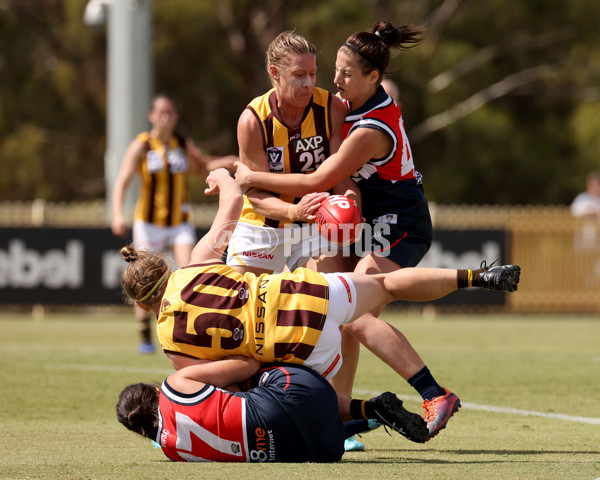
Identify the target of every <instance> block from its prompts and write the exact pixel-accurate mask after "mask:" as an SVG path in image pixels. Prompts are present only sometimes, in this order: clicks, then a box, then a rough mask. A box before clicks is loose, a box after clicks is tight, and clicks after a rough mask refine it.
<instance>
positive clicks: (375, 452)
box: [342, 448, 600, 464]
mask: <svg viewBox="0 0 600 480" xmlns="http://www.w3.org/2000/svg"><path fill="white" fill-rule="evenodd" d="M390 452H393V453H392V455H390V454H389V453H390ZM385 453H388V455H386V454H385ZM420 453H429V454H440V455H444V456H451V455H457V456H459V455H460V456H464V455H488V456H502V457H506V459H503V460H491V459H487V460H486V459H481V460H472V461H464V460H447V459H443V458H439V459H429V458H415V457H414V455H417V454H420ZM369 454H370V455H369V457H368V458H364V459H361V458H360V456H361V455H364V453H362V452H354V453H353V454H352V455H351V456H349V455H348V454H345V455H344V457H343V458H342V463H357V464H361V463H365V464H366V463H412V464H418V463H423V464H453V463H481V464H483V463H502V462H504V461H511V457H512V456H527V455H586V456H589V455H599V454H600V451H583V450H582V451H578V450H403V449H398V450H390V449H376V448H373V449H371V448H370V449H369ZM399 456H400V457H399ZM399 458H400V459H401V460H399ZM519 461H522V460H519ZM563 461H564V460H563V459H560V460H556V461H555V463H562V462H563ZM588 461H589V460H585V462H586V463H587V462H588ZM546 462H547V463H554V462H552V460H550V461H546Z"/></svg>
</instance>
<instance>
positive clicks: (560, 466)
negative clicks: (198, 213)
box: [0, 310, 600, 480]
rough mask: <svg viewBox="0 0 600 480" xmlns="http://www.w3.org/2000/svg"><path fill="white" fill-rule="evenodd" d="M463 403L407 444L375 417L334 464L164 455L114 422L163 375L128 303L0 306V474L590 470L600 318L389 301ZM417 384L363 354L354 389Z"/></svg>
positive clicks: (412, 399)
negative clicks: (427, 308)
mask: <svg viewBox="0 0 600 480" xmlns="http://www.w3.org/2000/svg"><path fill="white" fill-rule="evenodd" d="M385 318H386V320H388V321H391V322H392V323H394V324H395V325H396V326H397V327H399V328H400V329H401V330H402V331H403V332H404V333H405V334H406V335H407V336H408V338H409V339H411V341H412V343H413V345H415V347H416V348H417V350H418V351H419V353H420V354H421V355H422V356H423V358H424V359H425V361H426V363H427V364H428V366H429V367H430V369H431V370H432V372H433V373H434V375H435V377H436V379H437V380H438V381H439V382H440V383H442V384H443V385H444V386H446V387H448V388H450V389H451V390H453V391H454V392H456V393H457V394H458V395H459V396H460V397H461V399H462V401H463V408H462V409H461V411H460V412H459V413H458V414H457V415H456V416H455V417H454V418H453V419H452V420H451V421H450V423H449V427H448V428H447V429H446V430H444V431H443V432H442V433H441V434H440V435H439V436H438V437H436V438H435V439H433V440H432V441H430V442H428V443H426V444H424V445H419V444H414V443H411V442H409V441H408V440H406V439H404V438H403V437H401V436H399V435H397V434H395V433H394V434H392V435H391V436H389V435H388V434H386V432H385V431H384V429H382V428H380V429H378V430H376V431H374V432H371V433H369V434H367V435H365V436H363V441H364V443H365V445H366V446H367V449H368V451H367V452H356V453H347V454H345V455H344V458H343V459H342V461H341V462H340V463H337V464H333V465H319V464H304V465H297V464H296V465H294V464H270V465H263V464H231V465H229V464H175V463H172V462H170V461H168V460H167V459H166V457H164V455H163V454H162V453H161V452H160V451H159V450H155V449H154V448H153V447H152V446H151V444H150V442H149V441H148V440H146V439H143V438H142V437H138V436H137V435H135V434H134V433H131V432H129V431H127V430H125V428H123V427H122V426H121V425H120V424H119V423H118V422H117V420H116V416H115V410H114V406H115V403H116V400H117V397H118V394H119V392H120V391H121V389H122V388H123V387H124V386H126V385H127V384H129V383H133V382H138V381H147V382H151V381H157V382H158V381H161V380H162V379H163V378H164V377H165V376H166V375H167V374H168V373H169V371H170V367H169V365H168V363H167V360H166V358H165V357H164V356H163V355H162V354H155V355H150V356H142V355H139V354H138V353H137V334H136V331H135V328H136V327H135V322H134V321H133V318H132V317H131V316H130V314H129V311H128V310H118V311H116V312H115V313H113V312H109V311H101V312H99V313H98V312H96V313H82V314H75V313H70V314H63V315H58V314H52V315H47V316H46V317H44V318H43V319H41V320H39V319H38V320H34V319H32V317H31V316H30V315H22V314H4V315H0V332H1V335H0V364H1V367H0V379H1V380H2V381H1V385H2V387H3V388H2V401H1V403H0V405H1V408H0V425H1V426H0V433H1V434H0V478H1V479H177V480H185V479H194V480H197V479H205V478H206V479H208V478H210V479H227V480H231V479H234V478H244V479H269V480H277V479H291V478H299V479H304V480H306V479H312V478H315V479H317V478H318V479H322V478H323V479H373V478H377V479H392V478H393V479H397V478H402V479H429V478H431V479H461V480H469V479H477V480H481V479H502V480H506V479H544V480H550V479H560V480H563V479H586V480H593V479H597V478H600V319H599V318H594V317H562V316H561V317H559V316H556V317H552V316H550V317H533V316H527V317H523V316H491V315H486V316H459V315H452V316H449V315H438V316H437V317H436V318H435V319H434V320H426V319H424V318H423V317H421V316H419V315H410V314H407V313H402V312H396V313H395V314H394V313H389V312H388V313H387V314H386V316H385ZM385 390H391V391H394V392H396V393H397V394H398V396H400V397H401V398H403V399H404V400H405V404H406V406H407V407H408V408H409V409H411V410H418V411H420V409H421V408H420V401H418V398H417V397H416V396H415V392H414V391H413V390H412V388H410V387H409V386H408V384H407V383H406V382H405V381H404V380H402V379H401V378H400V377H398V376H396V375H395V374H394V373H393V372H392V371H391V370H390V369H389V368H388V367H387V366H385V365H384V364H382V363H381V362H380V361H379V360H377V359H376V358H374V357H373V356H372V355H371V354H370V353H369V352H366V351H365V352H364V353H363V355H362V357H361V362H360V366H359V376H358V378H357V382H356V392H355V396H356V397H363V398H367V397H369V396H371V395H372V394H377V393H380V392H382V391H385Z"/></svg>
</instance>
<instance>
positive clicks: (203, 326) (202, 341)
mask: <svg viewBox="0 0 600 480" xmlns="http://www.w3.org/2000/svg"><path fill="white" fill-rule="evenodd" d="M328 298H329V287H328V286H327V281H326V280H325V278H324V277H323V276H322V275H320V274H319V273H317V272H314V271H312V270H308V269H306V268H299V269H297V270H295V271H294V272H292V273H282V274H276V275H266V274H264V275H260V276H259V277H257V276H256V275H254V274H252V273H246V274H244V275H242V274H241V273H239V272H237V271H235V270H234V269H232V268H231V267H229V266H227V265H224V264H222V263H218V264H210V265H193V266H188V267H184V268H180V269H178V270H176V271H174V272H173V273H172V274H171V276H170V277H169V280H168V282H167V288H166V290H165V294H164V295H163V299H162V303H161V307H160V312H159V317H158V323H157V334H158V339H159V341H160V344H161V347H162V348H163V350H164V351H165V352H167V353H177V354H183V355H187V356H190V357H195V358H201V359H207V360H219V359H222V358H224V357H228V356H231V355H242V356H245V357H254V358H256V359H257V360H259V361H260V362H263V363H267V362H274V361H281V362H286V363H303V362H304V360H306V359H307V358H308V356H309V355H310V354H311V352H312V351H313V349H314V346H315V344H316V343H317V341H318V339H319V336H320V335H321V330H322V329H323V325H324V323H325V318H326V316H327V308H328V304H329V300H328Z"/></svg>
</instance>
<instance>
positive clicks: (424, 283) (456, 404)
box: [345, 265, 520, 439]
mask: <svg viewBox="0 0 600 480" xmlns="http://www.w3.org/2000/svg"><path fill="white" fill-rule="evenodd" d="M349 276H350V277H351V278H352V281H353V283H354V285H355V286H356V291H357V308H356V311H355V314H354V318H355V320H354V321H353V322H352V323H350V324H348V325H347V326H346V327H345V328H348V329H349V331H350V332H352V333H353V335H354V336H355V337H357V338H358V339H359V340H360V341H361V343H363V345H365V346H366V347H367V348H369V349H370V350H371V351H372V352H373V353H375V354H376V355H377V356H378V357H379V358H381V359H382V360H383V361H384V362H385V363H387V364H388V365H389V366H390V367H391V368H393V369H394V370H395V371H396V372H397V373H399V374H400V375H401V376H402V377H404V378H405V379H407V380H409V383H411V385H413V386H415V388H417V385H419V384H423V383H426V384H428V385H426V386H427V388H425V389H424V391H426V392H429V393H431V392H434V391H436V390H438V393H437V394H436V395H435V396H433V395H432V398H427V397H426V396H425V395H424V394H423V392H421V391H420V393H421V394H422V396H423V398H424V402H423V407H424V409H425V413H424V415H423V416H424V418H425V420H426V421H427V427H428V429H429V439H431V438H433V437H434V436H435V435H437V434H438V433H439V431H440V430H442V429H443V428H445V427H446V424H447V422H448V420H449V419H450V417H451V416H452V415H453V414H454V413H455V412H456V411H458V409H459V408H460V400H459V399H458V397H457V396H456V395H454V394H453V393H452V392H449V391H448V390H446V389H442V388H441V387H440V386H439V385H438V384H437V383H436V382H435V381H434V380H433V377H432V376H431V374H430V372H429V370H428V369H427V368H426V367H425V366H424V363H423V362H422V360H421V359H420V357H419V356H418V354H417V353H416V351H414V349H413V348H412V346H411V345H410V343H409V342H408V340H407V339H406V337H404V335H403V334H402V333H401V332H400V331H399V330H398V329H396V328H395V327H393V326H392V325H390V324H388V323H387V322H383V321H382V320H380V319H378V318H377V317H375V316H373V315H372V314H370V313H369V312H368V311H366V310H369V311H372V310H375V311H377V309H378V308H381V307H383V306H384V305H386V304H387V303H389V302H390V301H392V300H409V301H428V300H435V299H437V298H441V297H443V296H445V295H448V294H449V293H451V292H453V291H454V290H456V289H458V288H459V287H460V288H465V287H470V286H479V287H483V288H487V289H490V290H502V291H511V292H512V291H515V290H516V289H517V286H518V283H519V277H520V268H519V267H518V266H515V265H508V266H497V267H492V268H482V269H478V270H475V271H470V270H458V271H456V270H448V269H429V268H406V269H401V270H396V271H394V272H391V273H388V274H377V275H360V274H350V275H349ZM411 372H414V373H412V374H411ZM417 377H418V378H417ZM432 388H433V389H432ZM417 390H419V389H418V388H417Z"/></svg>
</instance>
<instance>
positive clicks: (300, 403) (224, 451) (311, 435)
mask: <svg viewBox="0 0 600 480" xmlns="http://www.w3.org/2000/svg"><path fill="white" fill-rule="evenodd" d="M251 387H252V388H251V389H250V390H248V391H247V392H242V393H232V392H228V391H225V390H222V389H219V388H216V387H214V386H212V385H205V386H204V387H203V388H202V389H200V390H199V391H198V392H195V393H193V394H183V393H180V392H177V391H176V390H175V389H173V387H171V386H170V385H169V384H168V382H167V381H166V380H165V381H164V382H163V385H162V388H161V392H160V399H159V425H158V433H157V438H156V442H157V443H159V444H160V446H161V448H162V450H163V452H164V453H165V455H166V456H167V457H169V458H170V459H171V460H173V461H181V462H207V461H214V462H334V461H337V460H339V459H340V458H341V457H342V455H343V453H344V429H343V426H342V422H341V420H340V417H339V413H338V406H337V396H336V393H335V391H334V390H333V387H331V385H330V384H329V383H328V382H327V381H326V380H325V379H323V378H322V377H321V376H319V375H317V374H316V373H315V372H313V371H312V370H310V369H308V368H306V367H303V366H301V365H289V364H272V365H265V366H264V367H263V368H262V369H261V370H260V371H259V372H258V373H257V374H256V375H255V376H254V377H253V378H252V383H251Z"/></svg>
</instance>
